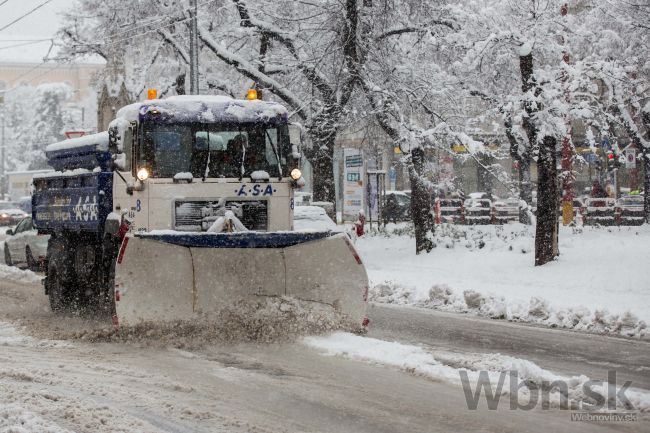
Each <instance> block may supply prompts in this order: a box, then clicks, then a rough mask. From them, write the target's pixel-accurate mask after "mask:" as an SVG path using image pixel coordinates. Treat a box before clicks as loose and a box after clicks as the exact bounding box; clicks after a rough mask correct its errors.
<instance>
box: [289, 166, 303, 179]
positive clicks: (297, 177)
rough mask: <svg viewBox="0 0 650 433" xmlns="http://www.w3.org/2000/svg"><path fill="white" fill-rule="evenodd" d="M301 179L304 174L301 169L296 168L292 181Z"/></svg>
mask: <svg viewBox="0 0 650 433" xmlns="http://www.w3.org/2000/svg"><path fill="white" fill-rule="evenodd" d="M301 177H302V172H301V171H300V170H299V169H297V168H294V169H293V170H291V179H293V180H298V179H300V178H301Z"/></svg>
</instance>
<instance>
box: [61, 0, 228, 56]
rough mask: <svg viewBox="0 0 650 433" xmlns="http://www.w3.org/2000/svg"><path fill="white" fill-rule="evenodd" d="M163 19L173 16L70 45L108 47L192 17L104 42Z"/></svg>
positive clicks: (166, 17)
mask: <svg viewBox="0 0 650 433" xmlns="http://www.w3.org/2000/svg"><path fill="white" fill-rule="evenodd" d="M215 1H216V0H206V1H204V2H202V3H198V4H197V7H201V6H206V5H208V4H210V3H214V2H215ZM165 19H173V17H170V16H165V17H162V18H156V19H154V20H152V21H151V22H150V23H147V24H144V25H142V24H138V25H135V26H133V27H131V28H128V29H126V30H124V31H120V32H115V33H112V34H110V35H107V36H105V37H104V39H102V40H95V41H88V42H76V43H73V44H72V45H76V46H84V47H90V46H102V47H110V46H114V45H117V44H119V43H120V42H124V41H130V40H131V39H133V38H137V37H139V36H144V35H147V34H149V33H154V32H157V31H158V30H160V29H164V28H166V27H168V26H169V25H170V24H180V23H185V22H188V21H191V20H192V17H191V16H190V17H186V18H181V19H177V20H176V21H171V22H168V23H165V24H163V25H161V26H159V27H154V28H152V29H149V30H146V31H143V32H142V33H137V34H135V35H129V36H127V37H124V38H120V39H117V40H112V41H109V42H106V39H110V38H113V37H114V36H120V35H125V34H128V33H130V32H132V31H133V30H135V29H139V28H143V27H148V26H150V25H151V24H152V23H154V22H158V21H163V20H165Z"/></svg>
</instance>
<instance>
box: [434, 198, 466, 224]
mask: <svg viewBox="0 0 650 433" xmlns="http://www.w3.org/2000/svg"><path fill="white" fill-rule="evenodd" d="M438 205H439V206H440V219H441V221H442V222H445V223H454V224H464V223H465V206H464V205H463V200H461V199H459V198H441V199H438Z"/></svg>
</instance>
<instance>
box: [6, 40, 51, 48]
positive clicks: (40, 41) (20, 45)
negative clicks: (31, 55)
mask: <svg viewBox="0 0 650 433" xmlns="http://www.w3.org/2000/svg"><path fill="white" fill-rule="evenodd" d="M49 40H50V39H39V40H36V41H29V42H22V43H20V44H14V45H7V46H6V47H0V50H8V49H10V48H16V47H24V46H26V45H34V44H40V43H42V42H46V41H49Z"/></svg>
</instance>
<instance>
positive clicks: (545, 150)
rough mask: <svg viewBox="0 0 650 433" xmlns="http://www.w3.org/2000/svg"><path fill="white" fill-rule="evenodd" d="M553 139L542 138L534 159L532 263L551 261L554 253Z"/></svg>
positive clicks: (556, 190)
mask: <svg viewBox="0 0 650 433" xmlns="http://www.w3.org/2000/svg"><path fill="white" fill-rule="evenodd" d="M556 144H557V140H556V139H555V138H554V137H550V136H546V137H544V140H543V143H542V145H541V146H540V149H539V159H538V161H537V172H538V179H537V227H536V231H535V266H541V265H544V264H546V263H548V262H550V261H552V260H553V259H554V258H555V257H556V255H557V229H558V214H557V211H558V178H557V166H556V160H555V159H556V158H555V147H556Z"/></svg>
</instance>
